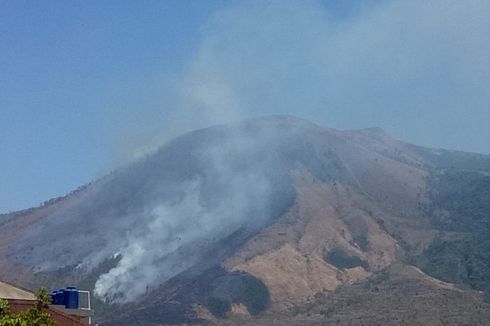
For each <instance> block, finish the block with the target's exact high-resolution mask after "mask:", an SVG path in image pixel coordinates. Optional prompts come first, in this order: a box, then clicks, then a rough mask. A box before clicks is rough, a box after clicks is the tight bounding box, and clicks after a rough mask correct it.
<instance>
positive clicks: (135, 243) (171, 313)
mask: <svg viewBox="0 0 490 326" xmlns="http://www.w3.org/2000/svg"><path fill="white" fill-rule="evenodd" d="M489 195H490V157H489V156H488V155H480V154H474V153H463V152H454V151H446V150H435V149H428V148H423V147H419V146H415V145H412V144H408V143H404V142H401V141H398V140H395V139H393V138H392V137H391V136H390V135H388V134H386V133H385V132H384V131H382V130H381V129H378V128H369V129H362V130H349V131H339V130H334V129H328V128H324V127H321V126H318V125H316V124H313V123H310V122H308V121H304V120H301V119H297V118H294V117H288V116H273V117H265V118H259V119H254V120H249V121H245V122H242V123H238V124H234V125H222V126H215V127H210V128H207V129H202V130H197V131H194V132H191V133H188V134H186V135H183V136H181V137H179V138H176V139H174V140H173V141H171V142H169V143H167V144H166V145H164V146H162V147H161V148H160V149H159V150H158V151H156V152H155V153H153V154H151V155H148V156H147V157H145V158H143V159H141V160H139V161H137V162H134V163H132V164H130V165H128V166H125V167H122V168H120V169H118V170H116V171H114V172H113V173H111V174H109V175H107V176H105V177H103V178H101V179H99V180H96V181H94V182H93V183H91V184H89V185H87V186H86V187H82V188H81V189H79V190H78V191H75V192H73V193H71V194H69V195H67V196H65V197H63V198H60V199H58V200H52V201H48V202H46V204H45V205H44V206H42V207H38V208H33V209H29V210H25V211H20V212H17V213H12V214H6V215H2V216H0V279H4V280H7V281H10V282H13V283H17V284H19V285H22V286H25V287H30V288H35V287H37V286H39V285H41V284H43V285H49V286H52V287H60V286H63V285H65V284H66V283H74V284H77V285H78V286H79V287H84V288H88V289H90V290H91V291H94V294H95V295H96V298H97V301H96V303H97V316H98V318H99V319H100V321H101V322H102V324H103V325H135V324H144V325H162V324H165V323H166V324H183V323H200V324H202V323H212V324H219V325H221V324H222V325H238V324H246V325H247V324H250V325H273V324H277V325H299V324H301V325H318V324H319V322H320V321H321V322H324V323H325V324H330V323H331V324H336V325H377V324H379V323H381V324H383V325H413V324H418V325H464V324H467V325H484V323H485V321H486V320H490V305H489V304H488V303H487V302H485V301H484V300H485V298H484V294H485V291H486V295H487V299H488V296H490V242H489V240H488V236H487V235H488V234H490V216H489V213H490V207H489V206H488V205H489V201H488V198H489Z"/></svg>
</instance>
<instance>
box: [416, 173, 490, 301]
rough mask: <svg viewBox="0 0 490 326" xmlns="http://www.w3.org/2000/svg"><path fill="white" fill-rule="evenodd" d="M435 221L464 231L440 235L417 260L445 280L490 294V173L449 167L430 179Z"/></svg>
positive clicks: (423, 266)
mask: <svg viewBox="0 0 490 326" xmlns="http://www.w3.org/2000/svg"><path fill="white" fill-rule="evenodd" d="M429 186H430V194H431V197H432V198H431V200H432V204H431V206H430V207H429V211H428V213H429V216H430V217H431V220H432V223H433V224H434V225H435V226H436V227H438V228H440V229H442V230H445V231H451V232H457V233H458V234H461V235H464V237H459V238H455V239H445V238H438V239H436V240H434V241H433V242H432V243H431V244H430V246H429V247H428V248H427V249H426V250H425V251H424V253H423V255H422V257H420V258H419V260H418V262H419V263H418V264H419V265H420V267H422V269H423V270H424V271H425V272H427V273H428V274H430V275H432V276H434V277H437V278H440V279H442V280H445V281H448V282H453V283H460V284H465V285H468V286H470V287H472V288H474V289H478V290H483V291H485V292H486V297H487V299H488V298H489V297H490V236H489V235H490V216H489V215H490V200H489V198H490V177H489V176H487V175H485V174H482V173H478V172H467V171H454V170H450V171H446V172H445V173H443V174H439V175H437V176H435V177H432V179H431V180H430V182H429Z"/></svg>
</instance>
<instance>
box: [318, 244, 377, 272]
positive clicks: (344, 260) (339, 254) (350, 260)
mask: <svg viewBox="0 0 490 326" xmlns="http://www.w3.org/2000/svg"><path fill="white" fill-rule="evenodd" d="M325 260H326V261H327V263H329V264H332V265H334V266H335V267H337V268H340V269H343V268H353V267H358V266H361V267H363V268H364V269H368V267H369V266H368V263H367V261H365V260H362V259H361V258H359V257H357V256H351V255H349V254H347V253H346V252H345V251H343V250H342V249H340V248H334V249H332V250H330V251H329V252H328V253H327V254H326V256H325Z"/></svg>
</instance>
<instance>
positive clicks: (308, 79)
mask: <svg viewBox="0 0 490 326" xmlns="http://www.w3.org/2000/svg"><path fill="white" fill-rule="evenodd" d="M489 12H490V6H489V4H488V2H487V1H477V0H474V1H472V0H470V1H445V0H444V1H443V0H436V1H418V0H415V1H409V2H407V1H395V0H393V1H390V0H382V1H360V0H357V1H355V0H351V1H334V0H329V1H327V0H325V1H299V0H298V1H293V0H284V1H224V0H223V1H190V0H189V1H178V0H174V1H170V0H168V1H42V2H41V1H13V0H8V1H1V2H0V212H6V211H11V210H16V209H20V208H26V207H29V206H33V205H37V204H38V203H39V202H41V201H44V200H46V199H49V198H51V197H53V196H59V195H63V194H65V193H67V192H69V191H70V190H72V189H75V188H77V187H78V186H80V185H83V184H85V183H87V182H89V181H90V180H93V179H94V178H97V177H98V176H100V175H103V174H104V173H107V172H108V171H110V170H111V169H113V168H114V167H116V166H118V165H120V164H122V163H124V162H127V161H128V160H130V159H131V158H133V157H137V156H138V155H141V153H144V152H146V151H147V150H150V149H152V148H154V147H155V146H157V145H159V144H161V143H162V142H164V141H165V140H167V139H168V138H169V137H171V136H173V135H176V134H179V133H181V132H184V131H185V130H189V129H192V128H196V127H201V126H206V125H210V124H213V123H218V122H223V121H230V120H237V119H242V118H247V117H251V116H258V115H263V114H277V113H286V114H293V115H297V116H301V117H304V118H307V119H311V120H314V121H316V122H318V123H320V124H323V125H325V126H329V127H333V128H340V129H344V128H362V127H369V126H374V125H376V126H379V127H382V128H384V129H386V130H387V131H388V132H390V133H392V134H393V135H394V136H395V137H398V138H400V139H403V140H407V141H411V142H414V143H418V144H422V145H427V146H433V147H445V148H453V149H461V150H468V151H477V152H485V153H488V152H490V144H489V142H490V140H489V139H490V135H489V132H488V125H489V124H490V112H489V111H490V108H489V107H490V95H489V93H488V89H489V88H490V76H489V75H490V62H489V60H490V59H489V58H490V49H489V45H488V43H490V42H488V30H489V28H490V22H489V21H490V17H489V15H490V14H489Z"/></svg>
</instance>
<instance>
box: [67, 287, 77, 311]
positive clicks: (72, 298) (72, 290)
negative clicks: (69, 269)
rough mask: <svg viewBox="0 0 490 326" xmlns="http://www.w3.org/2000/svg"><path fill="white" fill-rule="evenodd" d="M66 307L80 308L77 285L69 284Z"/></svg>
mask: <svg viewBox="0 0 490 326" xmlns="http://www.w3.org/2000/svg"><path fill="white" fill-rule="evenodd" d="M65 308H67V309H78V290H77V288H76V287H73V286H69V287H67V288H66V290H65Z"/></svg>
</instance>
